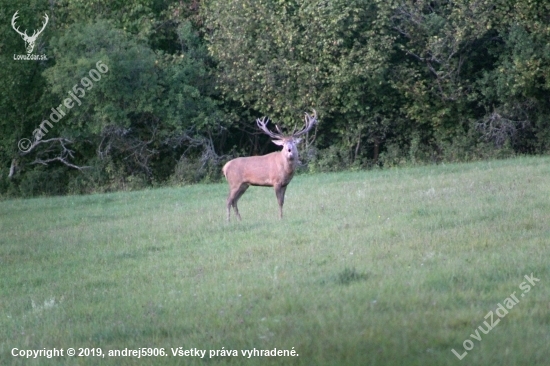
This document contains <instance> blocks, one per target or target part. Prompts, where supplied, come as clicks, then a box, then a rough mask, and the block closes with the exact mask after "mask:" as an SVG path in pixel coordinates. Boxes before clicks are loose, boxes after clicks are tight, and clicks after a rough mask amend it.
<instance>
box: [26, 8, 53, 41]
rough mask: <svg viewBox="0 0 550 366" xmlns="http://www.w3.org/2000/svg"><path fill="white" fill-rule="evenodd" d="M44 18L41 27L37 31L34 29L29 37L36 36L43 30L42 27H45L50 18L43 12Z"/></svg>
mask: <svg viewBox="0 0 550 366" xmlns="http://www.w3.org/2000/svg"><path fill="white" fill-rule="evenodd" d="M44 19H46V21H45V22H44V24H43V25H42V29H40V30H39V31H38V32H37V31H36V30H35V31H34V32H33V34H32V36H30V38H33V37H35V36H36V37H38V35H39V34H40V33H42V31H43V30H44V28H46V25H47V24H48V20H50V18H48V14H46V13H44Z"/></svg>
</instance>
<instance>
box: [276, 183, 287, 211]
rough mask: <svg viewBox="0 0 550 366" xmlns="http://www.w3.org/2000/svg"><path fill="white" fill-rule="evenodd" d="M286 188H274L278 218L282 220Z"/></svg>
mask: <svg viewBox="0 0 550 366" xmlns="http://www.w3.org/2000/svg"><path fill="white" fill-rule="evenodd" d="M285 192H286V186H278V187H275V195H277V202H279V218H280V219H282V218H283V204H284V203H285Z"/></svg>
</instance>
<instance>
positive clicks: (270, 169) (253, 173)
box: [223, 138, 298, 220]
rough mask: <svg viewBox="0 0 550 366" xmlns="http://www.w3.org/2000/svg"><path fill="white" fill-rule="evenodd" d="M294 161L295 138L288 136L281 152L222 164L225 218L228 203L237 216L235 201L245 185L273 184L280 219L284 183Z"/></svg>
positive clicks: (228, 215) (266, 185)
mask: <svg viewBox="0 0 550 366" xmlns="http://www.w3.org/2000/svg"><path fill="white" fill-rule="evenodd" d="M285 149H286V150H285ZM289 149H290V151H288V150H289ZM297 162H298V151H297V149H296V145H295V141H294V139H293V138H288V139H286V141H285V143H284V146H283V150H281V151H276V152H272V153H271V154H267V155H263V156H250V157H245V158H236V159H233V160H231V161H229V162H228V163H227V164H225V165H224V167H223V174H224V175H225V178H226V179H227V182H228V183H229V196H228V197H227V220H229V217H230V213H231V206H233V209H234V210H235V215H237V217H238V218H239V220H240V219H241V215H240V214H239V209H238V208H237V201H238V200H239V198H241V196H242V195H243V193H244V192H245V191H246V190H247V189H248V187H249V186H263V187H273V188H274V189H275V194H276V196H277V201H278V203H279V217H280V218H282V217H283V204H284V199H285V191H286V186H287V185H288V184H289V183H290V181H291V180H292V177H293V176H294V171H295V170H296V166H297Z"/></svg>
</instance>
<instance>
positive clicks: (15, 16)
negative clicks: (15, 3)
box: [11, 10, 28, 37]
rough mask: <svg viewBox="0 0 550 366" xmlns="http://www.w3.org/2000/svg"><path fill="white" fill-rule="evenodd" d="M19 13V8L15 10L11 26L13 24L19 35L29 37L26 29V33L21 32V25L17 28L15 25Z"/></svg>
mask: <svg viewBox="0 0 550 366" xmlns="http://www.w3.org/2000/svg"><path fill="white" fill-rule="evenodd" d="M17 13H19V10H17V11H16V12H15V14H13V17H12V18H11V26H12V28H13V30H15V31H16V32H17V33H19V35H21V36H26V37H28V36H27V30H26V29H25V33H21V31H20V30H19V27H17V28H16V27H15V21H16V20H17V18H19V16H18V15H17Z"/></svg>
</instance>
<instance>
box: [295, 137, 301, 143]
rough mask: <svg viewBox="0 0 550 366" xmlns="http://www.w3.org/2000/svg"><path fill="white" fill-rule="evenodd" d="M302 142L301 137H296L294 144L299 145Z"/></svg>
mask: <svg viewBox="0 0 550 366" xmlns="http://www.w3.org/2000/svg"><path fill="white" fill-rule="evenodd" d="M300 141H302V139H301V138H299V137H298V138H296V137H295V138H294V143H295V144H299V143H300Z"/></svg>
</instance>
